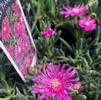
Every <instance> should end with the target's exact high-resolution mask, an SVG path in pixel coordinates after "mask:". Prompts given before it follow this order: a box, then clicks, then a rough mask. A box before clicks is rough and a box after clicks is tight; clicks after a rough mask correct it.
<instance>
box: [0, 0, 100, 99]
mask: <svg viewBox="0 0 101 100" xmlns="http://www.w3.org/2000/svg"><path fill="white" fill-rule="evenodd" d="M21 3H22V6H23V9H24V12H25V15H26V18H27V20H28V23H29V26H30V30H31V33H32V35H33V38H34V40H35V44H36V48H37V55H38V61H37V62H40V61H42V60H44V62H45V63H48V62H54V63H55V64H57V63H66V64H69V65H72V66H74V68H75V69H77V71H78V76H79V77H80V82H81V88H80V90H79V93H78V94H77V95H76V94H75V95H72V98H73V100H101V20H100V19H101V8H100V7H101V1H100V0H58V2H55V0H21ZM79 3H81V4H82V3H84V4H87V5H88V6H89V10H90V11H89V13H88V15H91V13H92V12H93V13H95V14H96V16H94V18H95V19H96V20H97V27H96V29H95V30H94V31H92V32H84V31H83V30H81V29H79V28H78V27H77V26H76V25H75V24H74V23H75V21H77V19H78V18H77V17H76V18H74V17H72V18H65V17H64V16H62V15H60V14H59V12H60V11H61V5H63V4H64V5H71V6H73V5H75V4H79ZM9 17H10V16H9ZM45 27H52V28H53V29H54V30H55V32H56V34H55V35H54V36H52V37H48V38H44V37H43V36H42V35H41V32H42V30H43V29H44V28H45ZM61 27H65V28H67V33H68V31H69V30H68V29H70V30H71V34H72V35H73V36H74V38H75V40H76V41H75V42H74V43H71V44H70V43H69V42H67V40H65V39H64V38H63V37H61V35H62V33H63V30H61V29H60V28H61ZM67 36H68V34H67ZM14 38H15V37H11V38H10V39H11V40H12V39H14ZM58 41H60V44H58V45H57V42H58ZM10 42H12V41H10ZM14 43H16V41H15V42H14ZM12 68H13V67H12V65H11V64H10V62H9V61H8V59H7V58H6V57H5V55H4V53H2V51H0V100H37V98H36V97H37V96H36V94H35V95H32V94H31V90H32V89H31V86H32V83H33V82H32V81H31V77H32V76H30V77H29V75H28V76H27V78H26V79H27V83H23V82H21V81H20V80H16V81H15V79H14V77H13V76H18V75H17V74H16V72H15V71H14V72H13V71H12ZM49 99H50V100H51V99H52V100H55V98H54V97H52V98H49Z"/></svg>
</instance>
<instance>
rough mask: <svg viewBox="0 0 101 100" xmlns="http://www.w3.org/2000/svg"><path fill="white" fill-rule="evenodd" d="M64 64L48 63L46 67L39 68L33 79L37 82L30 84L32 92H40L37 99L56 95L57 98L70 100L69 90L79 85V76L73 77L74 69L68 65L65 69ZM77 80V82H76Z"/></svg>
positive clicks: (41, 99)
mask: <svg viewBox="0 0 101 100" xmlns="http://www.w3.org/2000/svg"><path fill="white" fill-rule="evenodd" d="M65 67H66V66H65V64H64V65H62V66H61V65H60V64H59V65H57V66H56V68H55V66H54V65H53V64H52V63H50V64H49V65H48V68H45V67H43V68H42V69H41V70H39V72H38V74H37V76H35V77H33V81H34V82H36V83H37V84H34V85H33V86H32V88H33V90H32V93H33V94H34V93H42V94H43V95H41V96H39V97H38V100H44V98H48V97H50V96H54V95H55V96H56V99H57V100H63V99H64V100H72V99H71V97H70V93H69V91H70V90H71V89H72V88H75V87H78V88H79V87H80V84H79V83H78V81H79V78H78V77H77V78H73V76H74V74H76V70H74V69H73V68H72V67H69V68H67V69H66V70H65ZM76 82H77V83H76Z"/></svg>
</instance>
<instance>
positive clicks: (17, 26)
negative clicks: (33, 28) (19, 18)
mask: <svg viewBox="0 0 101 100" xmlns="http://www.w3.org/2000/svg"><path fill="white" fill-rule="evenodd" d="M14 33H15V35H16V37H19V36H21V35H23V34H25V33H26V29H25V25H24V23H21V22H15V23H14Z"/></svg>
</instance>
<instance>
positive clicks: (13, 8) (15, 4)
mask: <svg viewBox="0 0 101 100" xmlns="http://www.w3.org/2000/svg"><path fill="white" fill-rule="evenodd" d="M11 8H12V10H13V11H14V12H15V13H16V14H17V13H19V12H20V8H19V5H18V4H17V3H16V2H15V3H13V4H12V6H11Z"/></svg>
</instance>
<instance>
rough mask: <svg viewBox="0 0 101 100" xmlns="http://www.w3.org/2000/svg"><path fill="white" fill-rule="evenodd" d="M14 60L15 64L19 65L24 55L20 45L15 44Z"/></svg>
mask: <svg viewBox="0 0 101 100" xmlns="http://www.w3.org/2000/svg"><path fill="white" fill-rule="evenodd" d="M14 53H15V59H16V62H17V63H18V64H19V63H21V61H22V59H23V56H24V53H23V51H22V46H21V45H20V44H17V45H16V46H15V52H14Z"/></svg>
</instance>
